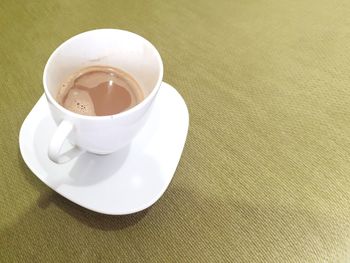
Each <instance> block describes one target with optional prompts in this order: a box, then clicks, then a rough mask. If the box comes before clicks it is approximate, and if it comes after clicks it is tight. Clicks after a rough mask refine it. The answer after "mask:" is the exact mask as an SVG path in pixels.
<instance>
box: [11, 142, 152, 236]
mask: <svg viewBox="0 0 350 263" xmlns="http://www.w3.org/2000/svg"><path fill="white" fill-rule="evenodd" d="M123 150H124V151H127V149H123ZM84 158H85V157H84ZM102 164H103V162H102V163H101V165H102ZM18 165H19V167H20V169H21V171H22V173H23V174H24V179H25V180H26V181H27V182H28V183H29V184H30V185H31V186H32V187H33V188H34V189H35V190H36V191H37V192H39V193H40V197H39V198H38V200H37V202H36V206H37V208H39V209H42V210H47V208H49V207H50V206H52V205H54V206H56V207H58V208H59V209H60V210H62V211H63V212H65V213H66V214H68V215H70V216H71V217H72V218H75V219H76V220H78V221H79V222H81V223H83V224H85V225H87V226H89V227H92V228H96V229H100V230H103V231H115V230H118V229H123V228H127V227H130V226H132V225H135V224H137V223H138V222H139V221H140V220H141V219H142V218H143V217H145V216H146V215H147V212H148V210H149V209H146V210H143V211H141V212H138V213H135V214H130V215H120V216H112V215H104V214H99V213H97V212H94V211H90V210H88V209H86V208H83V207H81V206H79V205H77V204H75V203H73V202H71V201H69V200H68V199H66V198H64V197H62V196H61V195H59V194H57V193H56V192H55V191H53V190H52V189H50V188H49V187H46V186H45V185H44V184H43V183H42V182H40V180H39V179H38V178H37V177H36V176H35V175H34V174H33V173H32V172H31V171H30V169H29V168H28V167H27V165H26V164H25V162H24V161H23V159H22V156H21V153H20V152H19V151H18ZM81 165H82V161H81V163H80V164H79V163H78V166H77V168H76V169H79V166H81ZM98 167H99V165H97V166H96V167H95V168H94V169H93V171H98V169H97V168H98ZM96 169H97V170H96ZM87 174H88V175H89V174H90V175H91V174H93V173H87ZM72 176H73V177H74V175H72ZM100 179H101V178H100ZM79 180H81V178H80V179H79V178H78V179H77V181H76V182H77V183H79ZM92 181H93V180H92V179H91V180H90V183H92Z"/></svg>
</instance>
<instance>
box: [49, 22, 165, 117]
mask: <svg viewBox="0 0 350 263" xmlns="http://www.w3.org/2000/svg"><path fill="white" fill-rule="evenodd" d="M94 31H114V32H124V33H127V34H132V35H135V36H137V37H139V38H141V39H142V40H143V41H144V42H145V43H146V44H147V45H149V46H150V47H151V48H152V49H153V50H154V53H155V55H156V59H157V61H158V64H159V66H160V72H159V75H158V79H157V82H156V84H155V86H154V88H153V89H152V91H151V93H150V94H148V95H147V96H146V98H145V99H143V100H142V101H141V102H140V103H139V104H137V105H135V106H134V107H132V108H130V109H128V110H126V111H123V112H119V113H116V114H113V115H104V116H90V115H82V114H78V113H75V112H72V111H70V110H67V109H66V108H64V107H63V106H62V105H60V104H59V103H58V102H57V101H56V100H55V99H54V98H53V96H52V95H51V92H50V91H49V89H48V87H47V85H46V78H47V68H48V65H50V64H51V63H52V60H53V57H54V55H55V54H57V52H58V51H59V50H60V49H62V48H63V47H64V46H66V45H68V44H69V43H70V42H72V41H74V40H75V39H76V38H78V37H81V36H82V35H84V34H87V33H91V32H94ZM162 80H163V61H162V58H161V56H160V54H159V52H158V50H157V49H156V47H155V46H154V45H153V44H152V43H151V42H150V41H148V40H147V39H145V38H144V37H142V36H140V35H138V34H136V33H133V32H130V31H127V30H123V29H115V28H101V29H93V30H88V31H85V32H82V33H79V34H77V35H74V36H73V37H70V38H69V39H67V40H65V41H64V42H63V43H62V44H60V45H59V46H58V47H57V48H56V49H55V50H54V51H53V52H52V54H51V55H50V57H49V59H48V60H47V62H46V64H45V68H44V73H43V86H44V92H45V95H46V97H47V99H48V100H49V101H50V103H52V104H53V105H54V106H55V107H56V108H58V109H59V110H60V111H62V112H64V113H65V114H67V115H70V116H72V117H75V118H80V119H86V120H106V119H114V118H120V117H124V116H126V115H129V114H131V113H133V112H135V111H138V110H139V109H141V108H142V107H144V105H146V104H147V103H148V102H149V101H150V100H152V98H153V97H154V96H155V95H156V94H157V92H158V90H159V88H160V86H161V83H162Z"/></svg>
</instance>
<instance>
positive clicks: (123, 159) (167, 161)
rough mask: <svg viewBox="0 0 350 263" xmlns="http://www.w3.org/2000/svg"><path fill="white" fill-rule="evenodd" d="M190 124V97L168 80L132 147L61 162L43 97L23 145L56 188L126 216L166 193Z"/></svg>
mask: <svg viewBox="0 0 350 263" xmlns="http://www.w3.org/2000/svg"><path fill="white" fill-rule="evenodd" d="M188 123H189V116H188V110H187V107H186V104H185V101H184V100H183V98H182V97H181V95H180V94H179V93H178V92H177V91H176V90H175V89H174V88H173V87H171V86H170V85H169V84H166V83H164V82H163V84H162V87H161V88H160V90H159V93H158V96H157V98H156V101H155V102H154V106H153V108H152V112H151V114H150V116H149V119H148V121H147V123H146V125H145V127H144V128H143V129H142V131H140V133H139V134H138V135H137V137H136V138H135V140H134V141H133V142H132V144H131V145H130V146H128V147H126V148H125V149H123V150H120V151H118V152H116V153H113V154H110V155H105V156H98V155H94V154H90V153H84V154H82V155H81V156H79V157H78V158H76V159H74V160H72V161H70V162H68V163H66V164H55V163H53V162H52V161H50V160H49V159H48V157H47V148H48V143H49V140H50V138H51V136H52V135H53V133H54V131H55V128H56V124H55V123H54V121H53V120H52V118H51V116H50V112H49V109H48V105H47V102H46V99H45V96H44V95H43V96H41V98H40V99H39V101H38V102H37V103H36V105H35V106H34V108H33V109H32V111H31V112H30V113H29V115H28V116H27V118H26V119H25V121H24V122H23V125H22V128H21V131H20V135H19V144H20V150H21V154H22V157H23V159H24V161H25V162H26V164H27V165H28V167H29V168H30V169H31V170H32V172H33V173H34V174H35V175H36V176H37V177H38V178H39V179H40V180H41V181H43V182H44V183H45V184H46V185H47V186H49V187H50V188H52V189H53V190H54V191H56V192H57V193H59V194H60V195H62V196H64V197H66V198H67V199H69V200H71V201H72V202H74V203H76V204H78V205H80V206H83V207H85V208H87V209H90V210H93V211H96V212H99V213H103V214H111V215H122V214H130V213H135V212H138V211H141V210H143V209H145V208H147V207H149V206H151V205H152V204H154V203H155V202H156V201H157V200H158V199H159V198H160V197H161V196H162V195H163V193H164V192H165V190H166V189H167V187H168V185H169V183H170V181H171V179H172V178H173V175H174V173H175V170H176V167H177V165H178V162H179V160H180V156H181V153H182V150H183V147H184V144H185V141H186V136H187V131H188ZM68 147H69V146H68ZM63 150H64V149H63Z"/></svg>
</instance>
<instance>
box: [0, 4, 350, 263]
mask: <svg viewBox="0 0 350 263" xmlns="http://www.w3.org/2000/svg"><path fill="white" fill-rule="evenodd" d="M349 14H350V2H349V1H348V0H334V1H329V0H317V1H316V0H296V1H287V0H270V1H267V0H266V1H265V0H248V1H247V0H232V1H224V0H221V1H209V0H208V1H183V0H180V1H161V0H150V1H133V0H132V1H121V0H120V1H116V0H99V1H83V0H52V1H44V0H40V1H10V0H2V1H1V2H0V29H1V33H0V127H1V128H0V149H1V154H0V156H1V159H0V262H99V261H102V262H350V249H349V247H350V158H349V156H350V91H349V87H350V77H349V76H350V75H349V74H348V73H349V71H350V16H349ZM94 28H121V29H126V30H129V31H132V32H135V33H138V34H140V35H142V36H144V37H145V38H147V39H149V40H150V41H151V42H152V43H154V45H155V46H156V47H157V48H158V49H159V51H160V53H161V55H162V58H163V61H164V66H165V75H164V80H165V81H166V82H168V83H170V84H172V85H174V86H175V87H176V88H177V89H178V91H179V92H180V93H181V94H182V95H183V97H184V99H185V100H186V102H187V104H188V107H189V111H190V130H189V134H188V140H187V142H186V146H185V149H184V152H183V155H182V159H181V161H180V164H179V166H178V169H177V171H176V174H175V177H174V179H173V181H172V183H171V185H170V187H169V189H168V190H167V192H166V193H165V194H164V196H163V197H162V198H161V199H160V200H159V201H158V202H157V203H156V204H155V205H154V206H152V207H151V208H150V209H148V210H146V211H144V212H140V213H138V214H135V215H129V216H105V215H100V214H97V213H94V212H91V211H88V210H86V209H84V208H81V207H79V206H77V205H75V204H73V203H71V202H70V201H68V200H66V199H65V198H63V197H61V196H59V195H58V194H56V193H55V192H53V191H51V190H50V189H49V188H48V187H46V186H45V185H44V184H43V183H41V182H40V181H39V180H38V179H37V178H36V177H35V176H34V175H33V174H32V173H31V172H30V170H29V169H28V168H27V167H26V165H25V164H24V162H23V160H22V158H21V155H20V153H19V147H18V133H19V129H20V126H21V124H22V122H23V120H24V118H25V117H26V115H27V114H28V112H29V111H30V110H31V108H32V107H33V105H34V104H35V102H36V101H37V100H38V98H39V97H40V96H41V94H42V93H43V88H42V82H41V79H42V72H43V68H44V65H45V63H46V60H47V59H48V57H49V55H50V54H51V53H52V51H53V50H54V49H55V48H56V47H57V46H58V45H59V44H60V43H62V42H63V41H65V40H66V39H68V38H69V37H71V36H73V35H75V34H77V33H80V32H83V31H86V30H90V29H94Z"/></svg>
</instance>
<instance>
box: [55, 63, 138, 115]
mask: <svg viewBox="0 0 350 263" xmlns="http://www.w3.org/2000/svg"><path fill="white" fill-rule="evenodd" d="M56 99H57V101H58V103H59V104H61V105H62V106H63V107H64V108H66V109H68V110H70V111H73V112H75V113H78V114H82V115H90V116H106V115H113V114H117V113H120V112H123V111H125V110H128V109H130V108H132V107H134V106H135V105H137V104H138V103H140V102H141V101H142V100H143V99H144V93H143V91H142V89H141V87H140V85H139V84H138V83H137V82H136V80H135V79H134V78H133V77H132V76H130V75H129V74H128V73H126V72H124V71H122V70H121V69H118V68H114V67H109V66H93V67H87V68H83V69H81V70H79V71H78V72H76V73H74V74H73V75H71V76H70V77H68V78H67V79H66V81H64V82H63V83H62V85H61V87H60V88H59V91H58V94H57V97H56Z"/></svg>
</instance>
